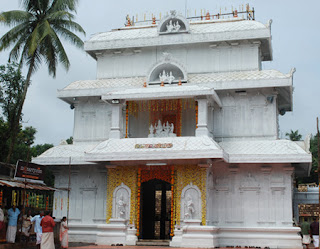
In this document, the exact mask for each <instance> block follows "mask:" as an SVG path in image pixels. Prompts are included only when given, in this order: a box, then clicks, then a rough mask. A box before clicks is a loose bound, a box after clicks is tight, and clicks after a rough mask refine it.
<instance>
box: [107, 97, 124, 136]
mask: <svg viewBox="0 0 320 249" xmlns="http://www.w3.org/2000/svg"><path fill="white" fill-rule="evenodd" d="M111 111H112V115H111V129H110V133H109V138H117V139H120V138H121V137H122V134H121V129H120V121H121V115H122V103H121V102H120V101H119V100H114V102H112V104H111Z"/></svg>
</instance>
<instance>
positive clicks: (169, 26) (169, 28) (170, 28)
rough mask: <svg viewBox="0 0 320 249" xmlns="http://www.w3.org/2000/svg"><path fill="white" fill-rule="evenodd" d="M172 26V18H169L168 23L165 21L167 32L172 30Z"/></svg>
mask: <svg viewBox="0 0 320 249" xmlns="http://www.w3.org/2000/svg"><path fill="white" fill-rule="evenodd" d="M173 28H174V26H173V25H172V20H170V21H169V23H167V32H172V31H173Z"/></svg>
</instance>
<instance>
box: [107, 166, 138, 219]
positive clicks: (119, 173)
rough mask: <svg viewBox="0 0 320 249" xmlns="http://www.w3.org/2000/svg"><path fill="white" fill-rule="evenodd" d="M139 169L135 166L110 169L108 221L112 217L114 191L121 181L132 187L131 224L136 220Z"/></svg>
mask: <svg viewBox="0 0 320 249" xmlns="http://www.w3.org/2000/svg"><path fill="white" fill-rule="evenodd" d="M137 171H138V168H137V167H135V166H128V167H118V168H114V169H108V180H107V215H106V221H107V223H108V222H109V219H110V218H111V217H112V198H113V191H114V190H115V188H116V187H118V186H119V185H121V183H123V184H125V185H127V186H128V187H129V188H130V189H131V197H130V200H131V203H130V224H132V223H133V222H135V214H136V192H137V184H136V183H137Z"/></svg>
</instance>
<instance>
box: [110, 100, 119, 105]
mask: <svg viewBox="0 0 320 249" xmlns="http://www.w3.org/2000/svg"><path fill="white" fill-rule="evenodd" d="M111 103H112V104H120V99H113V100H111Z"/></svg>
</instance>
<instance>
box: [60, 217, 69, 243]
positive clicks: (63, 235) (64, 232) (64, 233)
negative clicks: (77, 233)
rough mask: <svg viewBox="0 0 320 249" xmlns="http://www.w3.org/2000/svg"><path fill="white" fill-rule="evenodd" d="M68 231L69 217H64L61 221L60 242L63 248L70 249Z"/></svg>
mask: <svg viewBox="0 0 320 249" xmlns="http://www.w3.org/2000/svg"><path fill="white" fill-rule="evenodd" d="M68 230H69V227H68V225H67V217H65V216H64V217H63V218H62V220H61V225H60V242H61V248H68V243H69V242H68V240H69V238H68Z"/></svg>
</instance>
